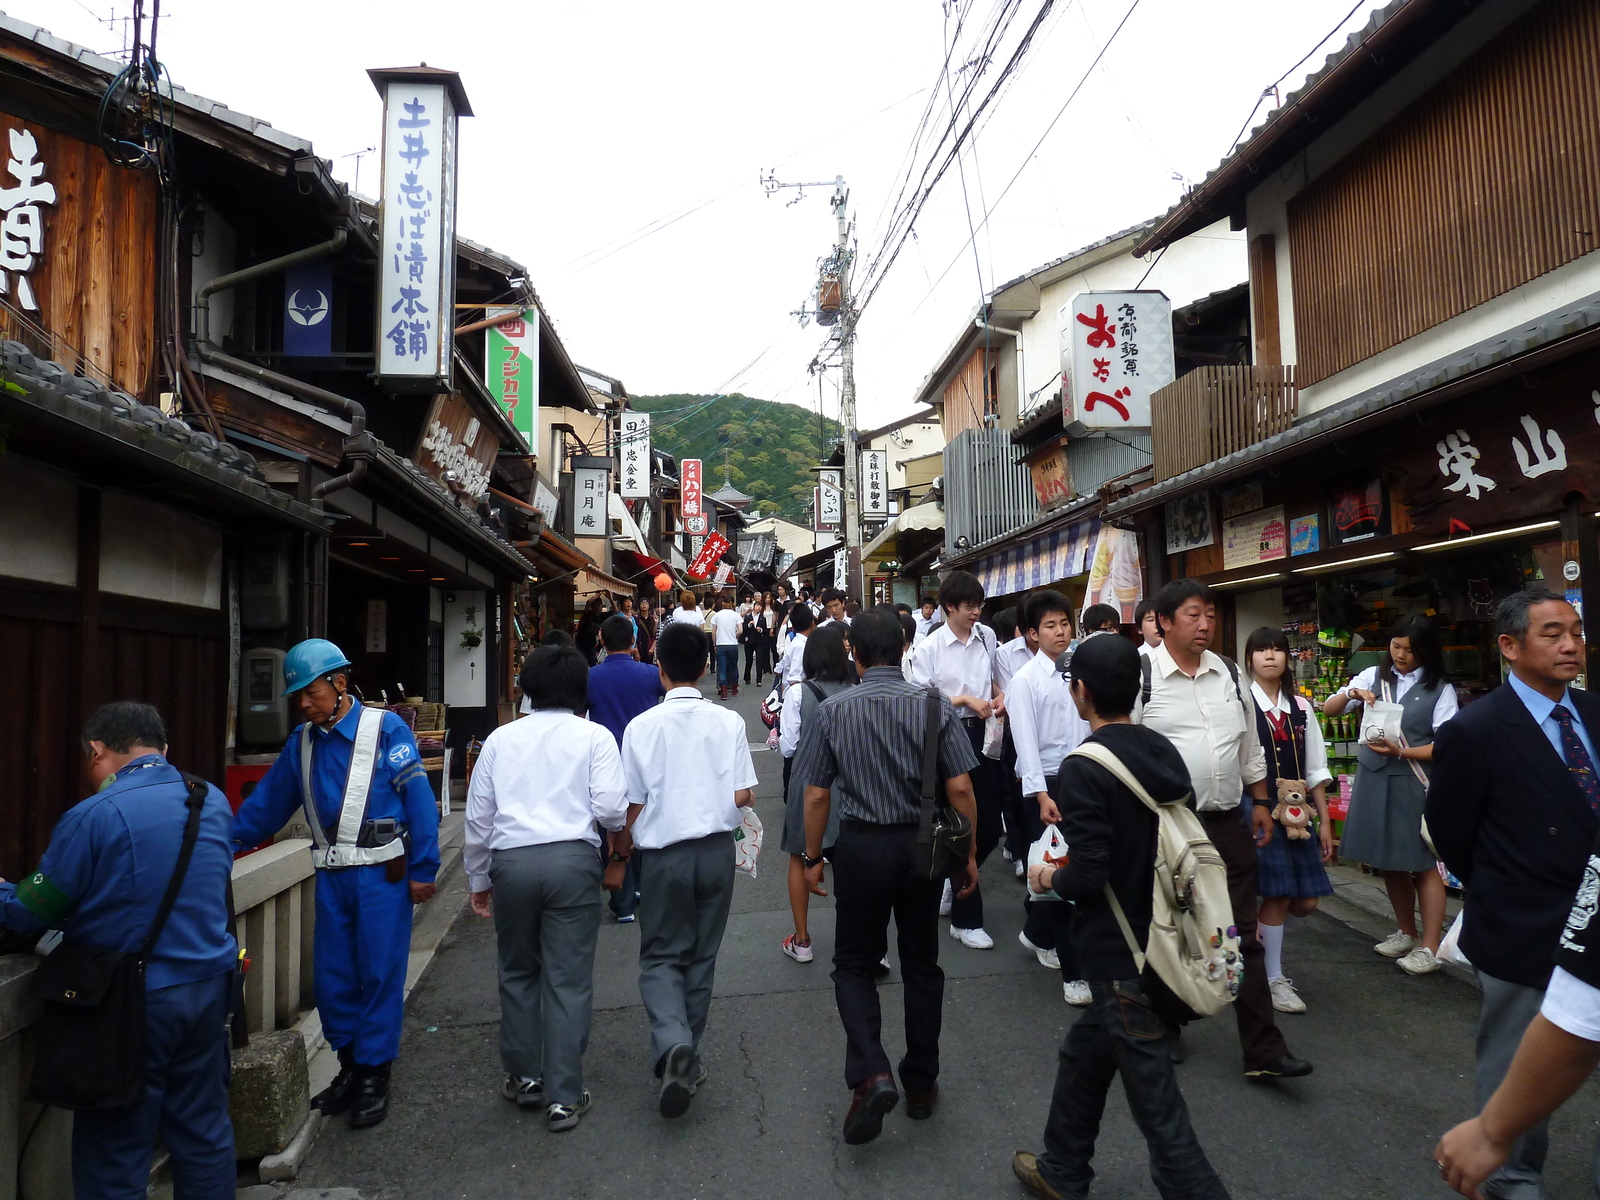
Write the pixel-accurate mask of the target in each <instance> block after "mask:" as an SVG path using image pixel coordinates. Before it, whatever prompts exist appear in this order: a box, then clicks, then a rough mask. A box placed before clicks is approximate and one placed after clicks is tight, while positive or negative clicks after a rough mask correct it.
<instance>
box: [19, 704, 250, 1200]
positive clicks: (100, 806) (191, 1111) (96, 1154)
mask: <svg viewBox="0 0 1600 1200" xmlns="http://www.w3.org/2000/svg"><path fill="white" fill-rule="evenodd" d="M83 743H84V752H85V757H86V772H87V774H88V777H89V781H90V782H91V783H92V784H93V785H94V786H95V788H96V789H97V790H96V791H95V794H94V795H92V796H90V797H89V798H88V799H87V800H84V801H82V802H81V803H79V804H77V805H75V806H73V807H72V808H70V809H68V810H67V812H66V815H65V816H63V817H62V818H61V820H60V822H59V823H58V824H57V825H56V828H55V832H54V833H53V834H52V835H51V837H50V845H49V847H48V848H47V849H46V850H45V852H44V858H43V859H42V860H40V863H39V866H38V869H37V870H35V871H34V872H33V874H31V875H29V876H28V877H27V878H26V879H24V880H23V881H22V882H21V883H17V884H11V883H0V923H3V924H4V925H5V926H6V927H7V928H9V929H14V930H16V931H18V932H19V933H24V934H36V933H43V932H44V931H45V930H46V929H60V930H62V931H63V944H71V943H83V944H85V945H89V946H94V947H97V948H99V949H102V950H115V951H120V952H122V953H124V954H132V953H135V952H137V951H138V949H139V948H140V946H142V945H143V944H144V941H145V938H146V937H147V936H148V934H149V932H150V927H151V925H152V923H153V922H154V920H155V917H156V913H157V910H158V909H159V908H160V906H161V899H162V896H163V895H164V894H165V892H166V890H167V884H168V882H169V881H170V880H171V878H172V875H173V872H174V871H175V870H176V867H177V862H178V854H179V851H180V848H181V847H182V845H183V840H184V825H185V823H186V822H187V819H188V808H187V807H186V806H187V803H188V799H189V785H188V784H186V783H185V782H184V781H183V779H182V777H181V776H180V775H179V774H178V771H177V769H176V768H175V767H173V766H172V765H170V764H169V763H168V762H167V761H166V759H165V758H164V757H163V756H164V755H165V754H166V749H167V733H166V727H165V726H164V724H163V723H162V720H161V714H160V713H158V712H157V711H156V710H155V709H154V708H152V707H151V706H150V705H148V704H137V703H134V702H133V701H121V702H118V703H116V704H107V705H105V706H104V707H102V708H100V709H99V710H98V711H96V712H95V714H94V715H93V716H91V717H90V718H89V721H88V723H87V724H86V725H85V726H84V730H83ZM229 822H230V816H229V812H228V801H227V798H226V797H225V796H223V794H222V793H221V792H219V791H218V790H217V789H216V788H214V787H209V786H208V787H207V789H206V799H205V804H204V806H203V807H202V809H201V811H200V830H199V836H198V837H197V839H196V841H195V846H194V852H193V856H192V857H191V858H190V860H189V866H188V869H187V870H186V871H185V873H184V877H183V886H182V888H181V890H180V891H179V892H178V897H177V901H176V903H175V904H174V905H173V908H172V912H171V914H170V915H169V916H168V918H167V923H166V924H165V925H164V926H162V928H161V933H160V936H159V937H157V938H156V941H155V945H154V946H153V947H152V949H151V953H150V960H149V963H148V965H147V967H146V969H145V989H146V996H145V1085H144V1087H145V1090H144V1099H143V1100H142V1101H141V1102H139V1103H138V1104H134V1105H131V1106H129V1107H127V1108H101V1109H85V1110H83V1111H81V1112H79V1113H77V1114H76V1116H75V1119H74V1121H73V1125H72V1186H73V1191H74V1192H75V1194H77V1195H79V1196H96V1197H105V1198H107V1200H134V1198H136V1197H142V1196H144V1194H145V1187H146V1185H147V1184H148V1183H149V1181H150V1160H151V1158H152V1157H153V1156H154V1153H155V1142H156V1136H157V1134H158V1132H159V1134H160V1137H161V1139H162V1140H163V1141H164V1142H165V1143H166V1145H167V1149H168V1150H169V1151H171V1153H172V1164H173V1175H174V1182H175V1184H176V1187H177V1193H178V1195H180V1196H188V1197H193V1198H195V1200H223V1198H224V1197H231V1196H232V1195H233V1194H234V1185H235V1168H234V1161H233V1123H232V1122H231V1121H230V1120H229V1119H228V1039H227V1033H226V1027H227V1016H228V1002H229V990H230V984H231V982H232V976H233V969H234V964H235V962H236V960H237V958H238V948H237V946H236V945H235V943H234V940H233V937H232V935H231V934H229V932H228V902H227V888H228V876H229V874H230V872H231V871H232V870H233V852H232V850H231V849H230V848H229V844H228V829H229Z"/></svg>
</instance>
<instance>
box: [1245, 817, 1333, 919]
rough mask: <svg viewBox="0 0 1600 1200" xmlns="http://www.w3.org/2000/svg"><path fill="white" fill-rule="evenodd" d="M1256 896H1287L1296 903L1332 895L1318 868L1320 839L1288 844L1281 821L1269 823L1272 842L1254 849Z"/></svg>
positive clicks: (1324, 877)
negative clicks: (1296, 901) (1314, 897)
mask: <svg viewBox="0 0 1600 1200" xmlns="http://www.w3.org/2000/svg"><path fill="white" fill-rule="evenodd" d="M1256 895H1258V896H1261V897H1263V898H1265V897H1268V896H1289V897H1292V898H1294V899H1297V900H1306V899H1310V898H1311V897H1313V896H1331V895H1333V884H1331V883H1329V882H1328V872H1327V871H1326V870H1324V869H1323V866H1322V839H1321V838H1319V837H1318V836H1317V835H1316V832H1315V831H1313V832H1312V834H1311V836H1310V837H1309V838H1305V839H1303V840H1301V841H1290V840H1289V836H1288V833H1287V832H1286V831H1285V830H1284V828H1283V824H1282V822H1279V821H1274V822H1273V823H1272V840H1271V841H1270V842H1268V843H1267V844H1266V845H1265V846H1257V847H1256Z"/></svg>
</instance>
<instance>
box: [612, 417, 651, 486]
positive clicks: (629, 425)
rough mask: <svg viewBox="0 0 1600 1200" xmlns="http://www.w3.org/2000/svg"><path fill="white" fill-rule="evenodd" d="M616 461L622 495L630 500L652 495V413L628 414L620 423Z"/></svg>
mask: <svg viewBox="0 0 1600 1200" xmlns="http://www.w3.org/2000/svg"><path fill="white" fill-rule="evenodd" d="M617 451H618V454H617V458H618V460H619V462H620V464H621V466H620V470H621V472H622V496H623V499H625V500H631V499H634V498H636V497H639V496H648V495H649V494H650V414H649V413H642V412H625V413H623V414H622V419H621V421H620V422H619V432H618V445H617Z"/></svg>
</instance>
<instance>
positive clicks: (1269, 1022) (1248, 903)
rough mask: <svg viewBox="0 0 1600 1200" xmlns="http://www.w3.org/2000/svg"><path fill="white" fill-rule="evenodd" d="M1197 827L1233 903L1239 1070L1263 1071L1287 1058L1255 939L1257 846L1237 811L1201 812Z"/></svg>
mask: <svg viewBox="0 0 1600 1200" xmlns="http://www.w3.org/2000/svg"><path fill="white" fill-rule="evenodd" d="M1200 823H1201V824H1202V825H1203V826H1205V831H1206V836H1207V837H1208V838H1210V839H1211V844H1212V845H1214V846H1215V847H1216V848H1217V853H1218V854H1220V855H1221V856H1222V862H1223V865H1224V866H1226V867H1227V868H1228V899H1229V900H1230V901H1231V902H1232V903H1233V923H1234V925H1236V926H1237V927H1238V929H1239V953H1240V954H1241V955H1243V957H1244V978H1243V979H1242V980H1241V981H1240V983H1239V995H1238V998H1237V999H1235V1000H1234V1002H1233V1015H1234V1019H1235V1020H1237V1021H1238V1022H1239V1046H1240V1048H1241V1049H1242V1050H1243V1051H1244V1067H1245V1070H1247V1071H1248V1070H1250V1069H1252V1068H1254V1067H1264V1066H1266V1065H1267V1064H1268V1063H1270V1062H1272V1061H1274V1060H1275V1059H1277V1058H1279V1057H1280V1056H1282V1055H1284V1054H1287V1053H1289V1045H1288V1043H1287V1042H1285V1041H1284V1040H1283V1034H1282V1033H1281V1032H1279V1030H1278V1020H1277V1018H1276V1017H1275V1016H1274V1015H1273V1011H1272V992H1271V990H1270V989H1269V988H1268V987H1267V966H1266V949H1265V948H1264V947H1263V946H1262V945H1261V943H1260V941H1258V940H1257V938H1256V910H1257V909H1258V908H1259V907H1260V905H1261V902H1260V900H1259V899H1258V898H1257V896H1256V843H1255V838H1254V836H1253V835H1252V834H1251V832H1250V826H1248V825H1246V824H1245V823H1244V822H1243V821H1242V820H1240V819H1239V810H1238V809H1237V808H1229V809H1225V810H1223V811H1221V812H1203V813H1201V814H1200Z"/></svg>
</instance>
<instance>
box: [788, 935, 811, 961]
mask: <svg viewBox="0 0 1600 1200" xmlns="http://www.w3.org/2000/svg"><path fill="white" fill-rule="evenodd" d="M783 952H784V953H785V954H787V955H788V956H789V957H790V958H792V959H794V960H795V962H797V963H808V962H810V961H811V959H812V957H813V955H812V953H811V943H810V942H797V941H795V939H794V934H792V933H791V934H790V935H789V936H788V937H786V938H784V939H783Z"/></svg>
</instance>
